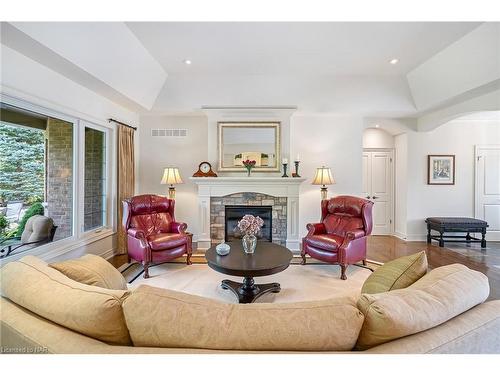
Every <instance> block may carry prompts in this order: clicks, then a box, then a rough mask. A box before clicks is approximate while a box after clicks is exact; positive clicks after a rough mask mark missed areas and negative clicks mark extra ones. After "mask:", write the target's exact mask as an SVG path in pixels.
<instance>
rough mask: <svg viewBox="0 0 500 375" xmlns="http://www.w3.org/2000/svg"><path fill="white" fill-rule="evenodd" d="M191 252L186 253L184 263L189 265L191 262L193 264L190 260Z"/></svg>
mask: <svg viewBox="0 0 500 375" xmlns="http://www.w3.org/2000/svg"><path fill="white" fill-rule="evenodd" d="M191 255H192V254H191V253H187V258H186V264H187V265H188V266H189V265H191V264H193V262H191Z"/></svg>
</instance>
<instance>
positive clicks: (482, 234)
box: [481, 229, 486, 249]
mask: <svg viewBox="0 0 500 375" xmlns="http://www.w3.org/2000/svg"><path fill="white" fill-rule="evenodd" d="M485 247H486V230H485V229H483V231H482V232H481V248H483V249H484V248H485Z"/></svg>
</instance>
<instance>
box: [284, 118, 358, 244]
mask: <svg viewBox="0 0 500 375" xmlns="http://www.w3.org/2000/svg"><path fill="white" fill-rule="evenodd" d="M290 129H291V154H292V155H296V154H297V153H299V154H300V157H301V160H302V162H301V163H300V171H299V172H300V175H301V176H302V177H305V178H307V180H306V181H304V182H303V183H302V185H301V187H300V207H299V210H300V222H299V228H300V230H301V232H300V237H303V236H305V234H306V232H307V231H306V224H307V223H316V222H318V221H319V219H320V216H321V211H320V201H321V196H320V186H317V185H311V182H312V179H313V178H314V174H315V171H316V168H318V167H321V166H322V165H325V166H328V167H330V168H331V170H332V173H333V177H334V179H335V181H336V184H335V185H331V186H328V194H329V197H331V196H334V195H341V194H349V195H360V194H361V190H362V185H361V178H362V158H361V156H362V153H363V144H362V138H363V134H362V133H363V120H362V118H361V117H354V116H342V115H338V116H335V115H328V116H327V115H317V116H306V115H295V116H292V119H291V124H290Z"/></svg>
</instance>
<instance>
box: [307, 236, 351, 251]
mask: <svg viewBox="0 0 500 375" xmlns="http://www.w3.org/2000/svg"><path fill="white" fill-rule="evenodd" d="M304 241H305V242H306V243H307V244H308V245H309V246H312V247H316V248H318V249H322V250H326V251H331V252H337V250H338V248H339V247H340V245H342V242H343V241H344V238H343V237H340V236H336V235H334V234H315V235H312V236H308V237H305V238H304Z"/></svg>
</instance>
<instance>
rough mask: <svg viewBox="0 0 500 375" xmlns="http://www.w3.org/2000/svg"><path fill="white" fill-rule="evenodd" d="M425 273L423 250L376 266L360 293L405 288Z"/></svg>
mask: <svg viewBox="0 0 500 375" xmlns="http://www.w3.org/2000/svg"><path fill="white" fill-rule="evenodd" d="M426 273H427V256H426V255H425V251H421V252H420V253H417V254H412V255H408V256H404V257H401V258H398V259H394V260H392V261H390V262H387V263H385V264H384V265H382V266H380V267H379V268H377V269H376V270H375V271H374V272H373V273H372V274H371V275H370V276H369V277H368V279H366V281H365V282H364V284H363V287H362V288H361V293H367V294H375V293H383V292H388V291H390V290H393V289H402V288H406V287H408V286H410V285H411V284H413V283H414V282H415V281H417V280H418V279H420V278H421V277H422V276H424V275H425V274H426Z"/></svg>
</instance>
